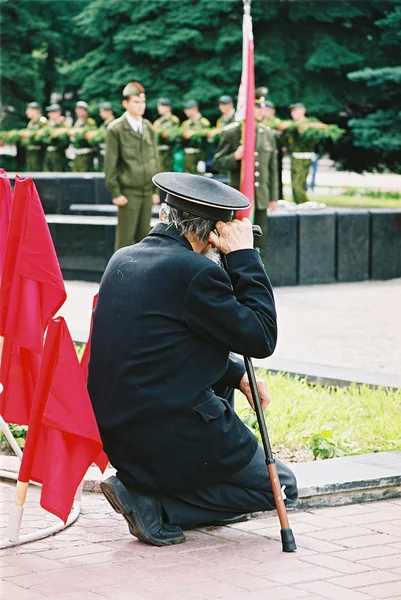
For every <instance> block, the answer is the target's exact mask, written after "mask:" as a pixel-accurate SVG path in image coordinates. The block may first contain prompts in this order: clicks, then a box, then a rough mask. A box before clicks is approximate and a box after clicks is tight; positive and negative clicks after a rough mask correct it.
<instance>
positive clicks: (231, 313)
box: [185, 249, 277, 358]
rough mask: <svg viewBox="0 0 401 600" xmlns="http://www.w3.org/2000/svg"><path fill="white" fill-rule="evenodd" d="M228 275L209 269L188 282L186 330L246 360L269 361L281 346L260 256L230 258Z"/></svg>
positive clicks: (243, 253) (240, 253)
mask: <svg viewBox="0 0 401 600" xmlns="http://www.w3.org/2000/svg"><path fill="white" fill-rule="evenodd" d="M227 270H228V274H227V273H226V272H225V271H224V270H223V269H222V268H221V267H219V266H218V265H216V264H214V263H211V264H210V265H207V266H205V267H204V268H203V269H202V270H201V271H199V272H198V273H197V274H196V275H195V276H194V277H193V279H192V281H191V282H190V284H189V286H188V289H187V294H186V298H185V319H186V323H187V325H188V327H189V328H190V329H191V330H192V331H194V332H195V333H197V334H198V335H200V336H202V337H204V338H207V339H208V340H210V341H212V342H215V343H220V344H222V345H223V346H225V347H226V348H228V349H229V350H231V351H232V352H235V353H237V354H242V355H244V356H249V357H255V358H265V357H266V356H270V355H271V354H272V353H273V351H274V348H275V346H276V342H277V324H276V310H275V304H274V297H273V291H272V288H271V284H270V281H269V278H268V277H267V275H266V271H265V270H264V267H263V264H262V261H261V259H260V256H259V253H258V252H257V251H256V250H250V249H248V250H237V251H235V252H230V253H229V254H228V255H227Z"/></svg>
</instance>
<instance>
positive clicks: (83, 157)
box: [71, 117, 97, 173]
mask: <svg viewBox="0 0 401 600" xmlns="http://www.w3.org/2000/svg"><path fill="white" fill-rule="evenodd" d="M96 128H97V124H96V121H95V119H92V117H88V118H87V119H77V120H76V121H75V123H74V125H73V129H80V130H82V132H85V131H87V130H89V129H96ZM77 137H78V136H75V141H74V152H75V157H74V160H73V161H72V166H71V170H72V171H74V172H75V173H87V172H90V171H93V155H94V153H93V148H92V147H91V146H90V145H89V144H88V143H87V142H86V141H85V140H84V139H80V140H79V141H78V139H77ZM79 137H80V138H81V137H82V136H79Z"/></svg>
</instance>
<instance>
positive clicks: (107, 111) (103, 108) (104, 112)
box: [99, 102, 116, 171]
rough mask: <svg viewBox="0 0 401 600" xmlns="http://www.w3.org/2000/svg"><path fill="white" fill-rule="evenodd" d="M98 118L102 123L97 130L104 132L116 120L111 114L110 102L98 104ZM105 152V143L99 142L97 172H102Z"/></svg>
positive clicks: (112, 113) (111, 106)
mask: <svg viewBox="0 0 401 600" xmlns="http://www.w3.org/2000/svg"><path fill="white" fill-rule="evenodd" d="M99 116H100V118H101V119H102V121H103V123H102V124H101V125H100V127H99V129H102V130H104V131H105V130H106V128H107V126H108V125H110V123H111V122H112V121H114V119H115V118H116V117H115V116H114V112H113V105H112V103H111V102H102V103H101V104H99ZM105 152H106V143H105V142H100V144H99V171H103V165H104V155H105Z"/></svg>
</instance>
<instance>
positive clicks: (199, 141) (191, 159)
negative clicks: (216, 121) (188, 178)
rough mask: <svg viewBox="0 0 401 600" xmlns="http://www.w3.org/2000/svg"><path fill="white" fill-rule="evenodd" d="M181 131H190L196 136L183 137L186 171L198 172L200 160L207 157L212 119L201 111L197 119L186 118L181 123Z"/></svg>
mask: <svg viewBox="0 0 401 600" xmlns="http://www.w3.org/2000/svg"><path fill="white" fill-rule="evenodd" d="M180 129H181V132H182V133H185V132H186V131H190V132H191V133H194V134H195V137H190V138H188V139H185V138H182V143H183V146H184V171H185V173H193V174H195V175H196V174H197V173H198V168H197V165H198V162H199V161H206V158H207V133H208V131H209V130H210V121H209V120H208V119H206V118H205V117H202V115H201V114H200V113H199V117H198V118H197V119H186V120H185V121H183V122H182V124H181V128H180Z"/></svg>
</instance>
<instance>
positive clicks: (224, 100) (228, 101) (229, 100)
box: [219, 96, 233, 104]
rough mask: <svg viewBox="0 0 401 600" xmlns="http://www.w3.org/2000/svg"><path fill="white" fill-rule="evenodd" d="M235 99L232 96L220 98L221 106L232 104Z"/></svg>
mask: <svg viewBox="0 0 401 600" xmlns="http://www.w3.org/2000/svg"><path fill="white" fill-rule="evenodd" d="M232 101H233V99H232V98H231V96H220V98H219V104H231V103H232Z"/></svg>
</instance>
